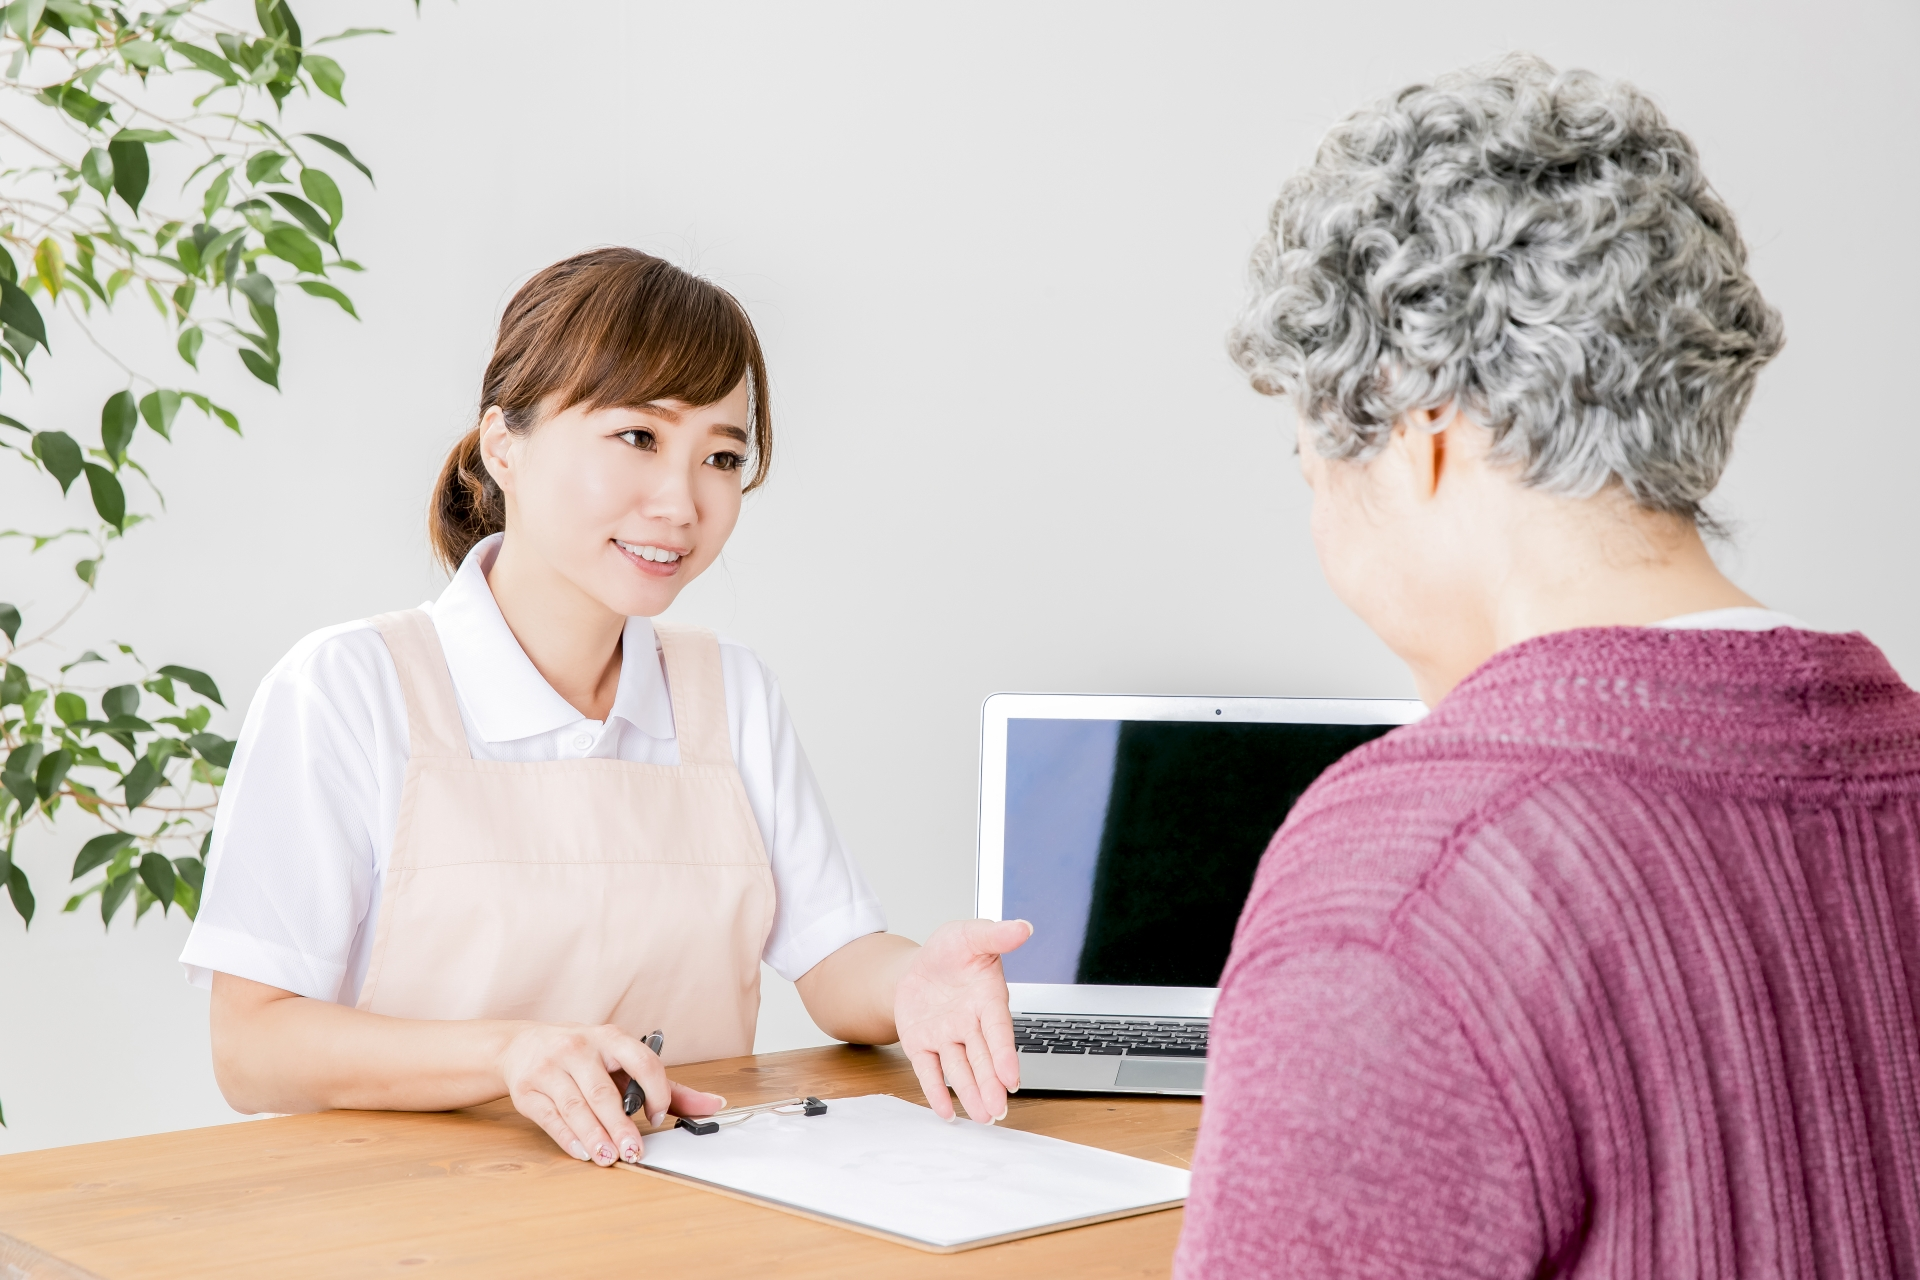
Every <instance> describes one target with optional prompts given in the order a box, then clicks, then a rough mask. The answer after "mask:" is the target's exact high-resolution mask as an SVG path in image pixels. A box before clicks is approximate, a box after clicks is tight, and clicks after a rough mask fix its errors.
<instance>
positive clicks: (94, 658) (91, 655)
mask: <svg viewBox="0 0 1920 1280" xmlns="http://www.w3.org/2000/svg"><path fill="white" fill-rule="evenodd" d="M105 661H106V659H105V658H103V657H101V656H100V655H99V654H97V653H95V652H94V651H93V650H91V649H89V650H87V651H86V652H85V653H83V654H81V655H80V656H79V657H77V658H75V659H74V660H73V661H72V662H69V663H68V664H67V665H66V666H64V667H62V668H60V674H61V675H65V674H67V672H69V671H71V670H73V669H74V668H75V667H77V666H80V665H81V664H83V663H88V662H105Z"/></svg>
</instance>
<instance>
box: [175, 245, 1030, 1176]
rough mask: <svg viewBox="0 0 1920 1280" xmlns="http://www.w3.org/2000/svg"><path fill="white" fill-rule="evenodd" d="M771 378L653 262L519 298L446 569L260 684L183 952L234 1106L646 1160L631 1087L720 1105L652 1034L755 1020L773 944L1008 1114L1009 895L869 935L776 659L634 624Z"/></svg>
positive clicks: (663, 603)
mask: <svg viewBox="0 0 1920 1280" xmlns="http://www.w3.org/2000/svg"><path fill="white" fill-rule="evenodd" d="M766 386H767V376H766V366H765V362H764V360H763V358H762V356H761V352H760V344H759V341H758V339H757V338H756V337H755V335H754V331H753V326H752V324H751V322H750V321H749V320H748V318H747V316H746V313H745V311H743V310H742V309H741V307H740V305H739V303H737V302H736V301H735V300H734V299H733V298H732V297H731V296H729V295H728V294H727V293H726V292H725V291H723V290H721V289H719V288H717V287H716V286H714V285H712V284H709V283H707V282H706V281H703V280H699V279H697V278H695V277H693V276H691V275H688V274H687V273H685V272H683V271H681V270H680V269H678V268H677V267H674V266H672V265H671V264H669V263H666V262H663V261H661V260H660V259H657V258H652V257H649V256H647V255H646V254H643V253H639V252H636V251H634V250H630V249H603V250H599V251H596V252H593V253H588V254H582V255H580V256H579V257H575V258H570V259H568V260H567V261H565V262H561V263H559V264H557V265H555V266H552V267H549V268H547V269H546V270H545V271H542V272H540V273H538V274H537V275H535V276H534V278H533V279H532V280H531V281H529V282H528V283H527V284H526V285H525V286H524V287H523V288H522V289H521V290H520V291H519V293H518V294H516V295H515V297H514V299H513V301H512V302H511V303H510V304H509V305H508V307H507V310H506V314H505V315H504V316H503V317H502V319H501V323H500V335H499V341H498V344H497V347H496V349H495V352H494V356H493V358H492V360H491V361H490V362H489V364H488V366H487V372H486V377H485V380H484V382H483V385H482V388H481V401H480V404H481V413H480V421H479V423H478V425H477V426H476V427H475V428H474V429H473V430H472V431H470V432H469V433H468V434H467V435H466V436H465V437H464V438H463V439H462V440H461V441H460V442H459V444H458V445H457V446H456V447H455V448H454V451H453V454H452V456H451V457H450V458H449V459H448V461H447V465H446V467H445V468H444V469H443V471H442V474H441V477H440V480H439V483H438V485H437V486H436V489H435V493H434V498H433V504H432V513H431V514H432V537H433V543H434V548H435V550H436V551H437V552H438V554H439V555H440V557H441V558H442V560H443V561H444V562H445V563H446V565H447V567H448V569H449V570H451V571H452V574H453V580H452V582H451V583H449V584H448V587H447V589H446V591H445V592H444V593H443V594H442V595H441V596H440V598H439V599H438V600H436V601H435V602H434V603H433V604H432V606H431V607H430V608H423V609H413V610H406V611H403V612H399V613H390V614H384V615H382V616H380V617H377V618H372V619H367V620H364V621H360V622H353V623H348V624H345V625H344V626H339V627H331V628H328V629H326V630H324V631H320V632H316V633H315V634H314V635H311V636H309V637H307V638H306V639H305V640H303V641H302V642H301V643H300V644H299V645H297V646H296V647H295V648H294V650H293V652H292V653H290V654H288V655H287V657H286V658H285V659H283V660H282V661H281V663H280V664H279V665H278V666H277V667H275V669H274V670H273V671H272V672H270V673H269V674H268V676H267V678H266V680H265V681H264V682H263V684H262V686H261V689H260V692H259V693H258V694H257V695H256V696H255V698H254V701H253V704H252V705H251V707H250V708H249V709H248V713H247V720H246V725H245V727H244V728H243V730H242V731H241V736H240V742H239V746H238V748H237V750H236V753H235V757H234V763H233V768H232V771H231V773H230V775H229V781H228V786H227V788H226V790H225V792H224V793H223V795H222V798H221V807H220V812H219V814H218V816H217V818H216V821H215V826H214V842H213V849H212V853H211V856H210V860H209V867H210V870H209V873H208V879H207V886H206V896H205V901H204V904H203V906H202V909H201V912H200V915H199V918H198V920H197V921H196V924H195V928H194V932H193V934H192V936H191V937H190V938H189V940H188V943H187V948H186V951H185V953H184V954H183V955H182V957H181V958H182V960H183V961H184V962H185V964H186V965H187V968H188V972H189V975H190V976H191V977H192V978H193V979H194V980H195V981H199V982H203V983H206V984H209V985H211V987H212V989H213V1007H212V1027H213V1051H214V1068H215V1073H216V1075H217V1077H218V1079H219V1081H220V1087H221V1089H222V1091H223V1092H224V1093H225V1094H226V1096H227V1099H228V1101H229V1102H231V1103H232V1104H233V1105H234V1106H235V1107H237V1108H239V1109H241V1110H244V1111H262V1110H271V1111H296V1110H313V1109H318V1108H323V1107H358V1108H386V1109H397V1110H439V1109H445V1108H450V1107H460V1106H466V1105H470V1104H472V1103H476V1102H481V1101H485V1100H487V1099H489V1098H495V1097H499V1096H501V1095H502V1094H506V1095H508V1096H510V1097H511V1098H512V1099H513V1101H514V1104H515V1106H517V1107H518V1108H519V1109H520V1111H521V1112H522V1113H524V1114H525V1115H527V1116H528V1117H529V1118H531V1119H532V1120H534V1121H535V1122H536V1123H538V1124H539V1125H540V1126H541V1127H542V1128H543V1129H545V1130H546V1131H547V1133H548V1134H550V1135H551V1136H552V1137H553V1139H554V1141H555V1142H556V1143H558V1144H559V1145H560V1146H561V1147H562V1148H563V1149H565V1150H567V1151H569V1152H570V1153H572V1154H573V1155H574V1156H576V1157H577V1158H579V1159H582V1160H588V1159H591V1160H594V1161H596V1162H598V1163H600V1164H610V1163H612V1162H613V1161H614V1160H616V1159H625V1160H629V1161H632V1160H637V1159H638V1158H639V1155H640V1152H641V1149H642V1143H641V1137H640V1134H639V1131H638V1129H637V1128H636V1127H635V1124H634V1122H633V1120H631V1119H630V1118H629V1116H628V1114H627V1107H626V1106H624V1105H623V1101H624V1100H623V1097H622V1090H623V1088H625V1089H627V1091H628V1095H629V1096H632V1094H633V1093H634V1092H635V1090H633V1089H632V1088H630V1086H638V1092H639V1093H640V1095H641V1097H640V1099H639V1101H640V1102H641V1103H644V1105H645V1107H646V1112H647V1118H648V1119H649V1120H650V1121H652V1122H654V1123H658V1122H659V1121H660V1119H661V1117H662V1116H663V1115H665V1114H666V1113H667V1112H668V1111H669V1110H671V1111H673V1112H674V1113H676V1114H681V1115H704V1114H707V1113H709V1112H712V1111H714V1110H716V1109H717V1108H719V1107H720V1106H722V1105H724V1103H725V1099H723V1098H718V1097H715V1096H712V1095H708V1094H703V1093H698V1092H695V1091H692V1090H688V1089H684V1088H682V1087H680V1086H678V1085H674V1084H672V1082H671V1081H669V1080H668V1078H667V1076H666V1066H667V1065H668V1064H670V1063H674V1062H695V1061H702V1060H705V1059H711V1058H719V1057H727V1056H731V1055H736V1054H744V1053H747V1052H750V1051H751V1049H752V1047H753V1032H754V1024H755V1020H756V1015H757V1012H758V1007H759V998H760V993H759V966H760V964H761V962H762V961H763V960H764V961H765V962H766V963H767V964H768V965H770V966H771V967H772V968H773V969H774V970H775V971H776V972H778V973H780V974H781V975H783V976H784V977H787V978H789V979H792V980H793V981H794V982H795V984H796V985H797V986H798V988H799V991H800V995H801V998H802V999H803V1000H804V1001H805V1002H806V1005H807V1009H808V1011H809V1012H810V1013H811V1014H812V1015H813V1017H814V1020H815V1021H816V1022H818V1023H819V1024H820V1026H821V1027H822V1028H823V1029H825V1030H826V1031H827V1032H829V1033H830V1034H833V1035H836V1036H840V1037H842V1038H844V1039H849V1040H858V1041H862V1042H867V1043H887V1042H890V1041H893V1040H895V1039H898V1040H900V1041H901V1042H902V1044H903V1045H904V1047H905V1048H906V1050H907V1051H908V1054H909V1055H910V1057H911V1058H912V1060H913V1062H914V1064H915V1067H916V1069H917V1070H918V1072H919V1074H920V1078H921V1080H922V1083H923V1084H924V1085H925V1086H926V1088H927V1091H928V1094H929V1097H930V1099H931V1101H932V1102H933V1105H934V1108H935V1110H937V1111H940V1112H941V1113H942V1114H945V1115H949V1116H950V1115H951V1114H952V1103H951V1102H950V1101H949V1099H948V1095H947V1087H946V1085H945V1084H944V1083H942V1076H943V1075H944V1077H945V1079H946V1080H948V1081H951V1082H952V1084H953V1086H954V1088H955V1090H956V1091H957V1092H958V1093H959V1096H960V1100H961V1102H962V1103H963V1104H964V1105H965V1107H966V1109H967V1110H968V1112H969V1113H971V1114H972V1115H973V1116H974V1117H975V1118H976V1119H981V1120H986V1119H991V1118H994V1117H997V1116H999V1115H1002V1114H1004V1113H1005V1109H1006V1092H1007V1090H1008V1089H1010V1088H1013V1087H1016V1086H1017V1084H1018V1080H1019V1077H1018V1059H1017V1057H1016V1055H1015V1053H1014V1047H1013V1037H1012V1021H1011V1018H1010V1016H1009V1014H1008V1011H1007V990H1006V983H1005V981H1004V979H1003V977H1002V975H1001V968H1000V953H1001V952H1003V951H1007V950H1011V949H1012V948H1014V947H1017V946H1018V945H1019V944H1020V943H1021V942H1024V941H1025V940H1026V937H1027V935H1028V933H1029V928H1028V926H1027V925H1026V924H1024V923H1023V922H1020V921H1010V922H1005V923H1001V922H993V921H965V922H956V923H953V924H949V925H945V926H942V928H941V929H939V930H937V931H936V932H935V934H934V935H933V936H932V937H931V938H930V939H929V940H928V943H927V945H926V946H925V947H918V946H915V945H914V944H913V943H912V942H909V941H908V940H907V939H905V938H900V937H896V936H894V935H892V934H888V933H885V932H883V930H884V928H885V924H884V921H883V919H882V917H881V914H880V909H879V904H878V903H877V902H876V901H875V900H874V898H873V895H872V893H871V891H870V890H869V889H868V888H867V886H866V884H865V882H864V881H863V880H862V878H861V876H860V873H859V870H858V868H857V867H856V866H855V865H854V863H853V860H852V858H851V857H850V856H849V855H848V853H847V851H846V849H845V848H844V847H843V846H842V845H841V843H840V840H839V837H838V835H837V834H836V833H835V831H834V829H833V823H832V820H831V819H830V818H829V817H828V816H827V810H826V805H825V802H824V801H823V800H822V798H821V796H820V794H819V791H818V788H817V786H816V785H815V783H814V780H813V776H812V773H811V771H810V770H809V769H808V767H807V763H806V758H805V756H804V754H803V753H802V752H801V749H800V743H799V739H798V736H797V735H796V734H795V732H794V729H793V726H792V723H791V722H790V721H789V719H788V718H787V713H786V708H785V706H784V705H783V704H782V702H781V699H780V693H779V688H778V686H777V685H776V684H775V683H774V681H773V678H772V676H771V675H770V674H769V673H768V672H767V670H766V668H765V667H764V666H762V665H761V663H760V661H759V659H758V658H756V657H755V656H754V655H753V653H752V652H751V651H749V650H747V649H745V648H743V647H742V646H740V645H736V644H732V643H729V642H724V641H722V640H720V639H718V638H717V637H715V636H714V635H713V634H712V633H711V632H707V631H704V630H701V629H699V628H694V627H687V626H680V625H675V624H670V623H666V622H655V621H654V618H655V616H656V615H658V614H660V613H661V612H663V611H664V610H665V609H666V608H667V607H668V606H669V605H671V604H672V603H673V601H674V598H675V597H676V596H677V595H678V594H679V592H680V590H681V589H682V588H683V587H685V586H686V584H687V583H688V582H690V581H692V580H693V579H694V578H696V577H698V576H699V574H700V573H701V572H702V571H703V570H704V569H706V567H707V566H708V565H710V564H712V563H713V561H714V559H715V558H716V557H717V556H718V555H719V554H720V551H721V548H722V547H724V546H725V545H726V541H727V538H728V536H729V535H730V534H731V533H732V531H733V527H734V524H735V522H736V521H737V520H738V518H739V515H740V497H741V494H742V493H743V492H744V491H745V490H746V489H749V488H752V487H753V486H754V485H756V484H758V483H760V481H761V480H762V479H763V478H764V477H765V475H766V468H767V460H768V457H769V456H770V452H771V445H772V428H771V418H770V414H769V412H768V403H767V394H766ZM655 1031H658V1032H661V1033H664V1040H665V1047H664V1050H662V1049H661V1047H660V1042H659V1041H658V1040H656V1039H654V1037H653V1035H652V1034H651V1033H653V1032H655Z"/></svg>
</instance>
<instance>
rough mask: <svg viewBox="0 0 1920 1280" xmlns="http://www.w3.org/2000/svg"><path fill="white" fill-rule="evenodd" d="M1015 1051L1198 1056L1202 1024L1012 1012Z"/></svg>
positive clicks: (1203, 1040)
mask: <svg viewBox="0 0 1920 1280" xmlns="http://www.w3.org/2000/svg"><path fill="white" fill-rule="evenodd" d="M1013 1043H1014V1047H1015V1048H1017V1049H1018V1050H1019V1051H1020V1052H1021V1053H1098V1054H1108V1055H1125V1056H1127V1057H1133V1058H1204V1057H1206V1056H1207V1024H1206V1022H1205V1020H1203V1019H1192V1018H1181V1019H1164V1020H1156V1019H1151V1018H1059V1017H1050V1018H1034V1017H1015V1018H1014V1020H1013Z"/></svg>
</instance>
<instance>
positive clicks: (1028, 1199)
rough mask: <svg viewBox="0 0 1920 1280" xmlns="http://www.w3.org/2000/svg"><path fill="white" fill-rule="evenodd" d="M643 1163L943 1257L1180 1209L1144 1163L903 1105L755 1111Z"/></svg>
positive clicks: (676, 1138)
mask: <svg viewBox="0 0 1920 1280" xmlns="http://www.w3.org/2000/svg"><path fill="white" fill-rule="evenodd" d="M640 1162H641V1163H642V1164H644V1165H647V1166H649V1167H651V1168H655V1169H661V1170H665V1171H666V1172H669V1173H678V1174H683V1175H685V1176H686V1177H690V1178H698V1179H700V1180H701V1181H702V1182H710V1183H714V1184H715V1185H718V1186H722V1187H726V1188H729V1189H730V1190H734V1191H742V1192H745V1193H747V1194H748V1195H753V1196H758V1197H760V1198H761V1199H764V1200H772V1201H777V1202H779V1203H781V1204H785V1205H791V1206H793V1207H794V1208H797V1209H805V1210H807V1211H808V1212H810V1213H818V1214H824V1215H826V1216H827V1217H831V1218H841V1219H844V1220H846V1221H848V1222H852V1223H858V1224H859V1225H861V1226H866V1227H873V1228H876V1229H878V1230H881V1231H888V1232H891V1233H893V1234H894V1235H899V1236H906V1237H908V1238H910V1239H914V1240H920V1241H923V1242H925V1243H927V1244H930V1245H936V1246H941V1247H950V1246H953V1245H960V1244H966V1243H969V1242H971V1241H975V1240H984V1239H988V1238H991V1237H993V1236H1000V1235H1006V1234H1008V1233H1010V1232H1015V1231H1027V1230H1031V1229H1033V1228H1036V1227H1044V1226H1049V1225H1052V1224H1054V1223H1060V1222H1072V1221H1074V1220H1075V1219H1078V1218H1088V1217H1093V1216H1095V1215H1098V1214H1108V1213H1118V1212H1120V1211H1122V1210H1126V1209H1138V1208H1143V1207H1145V1206H1147V1205H1156V1204H1165V1203H1167V1202H1168V1201H1176V1200H1184V1199H1185V1198H1186V1195H1187V1182H1188V1174H1187V1171H1186V1170H1185V1169H1175V1168H1171V1167H1169V1166H1167V1165H1163V1164H1155V1163H1153V1162H1152V1161H1151V1160H1140V1159H1136V1158H1135V1157H1133V1156H1123V1155H1118V1154H1116V1153H1114V1152H1111V1151H1102V1150H1101V1149H1099V1148H1098V1147H1087V1146H1082V1145H1080V1144H1079V1143H1077V1142H1063V1141H1061V1140H1060V1139H1058V1138H1048V1137H1044V1136H1042V1135H1040V1134H1037V1133H1022V1132H1021V1131H1020V1130H1018V1129H1003V1128H999V1127H998V1126H988V1125H982V1124H975V1123H973V1122H972V1121H968V1120H962V1121H959V1122H958V1123H955V1124H948V1123H947V1122H946V1121H944V1120H942V1119H941V1118H940V1117H939V1116H936V1115H934V1114H933V1112H932V1111H930V1110H928V1109H927V1108H925V1107H922V1106H918V1105H916V1104H914V1103H911V1102H908V1101H906V1100H905V1099H902V1098H895V1097H890V1096H888V1095H885V1094H871V1095H868V1096H867V1097H862V1098H832V1099H829V1100H828V1103H827V1113H826V1114H825V1115H823V1116H798V1115H791V1116H789V1115H773V1114H771V1113H769V1112H761V1113H760V1114H758V1115H754V1116H750V1117H749V1118H747V1119H745V1120H742V1121H740V1122H739V1123H737V1124H731V1125H725V1126H722V1128H721V1129H720V1131H719V1132H718V1133H711V1134H707V1135H705V1136H704V1137H703V1136H701V1135H699V1134H693V1133H688V1132H687V1131H686V1130H684V1129H675V1130H670V1131H668V1132H665V1133H656V1134H652V1135H650V1136H649V1137H648V1138H647V1148H646V1154H645V1155H644V1156H643V1157H642V1158H641V1161H640Z"/></svg>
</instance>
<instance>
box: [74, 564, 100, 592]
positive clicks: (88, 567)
mask: <svg viewBox="0 0 1920 1280" xmlns="http://www.w3.org/2000/svg"><path fill="white" fill-rule="evenodd" d="M99 568H100V562H99V561H98V560H78V561H75V562H74V566H73V572H74V573H75V575H77V576H78V577H79V579H80V581H82V582H84V583H86V584H87V585H88V586H92V585H93V575H94V574H95V573H96V572H98V571H99Z"/></svg>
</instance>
